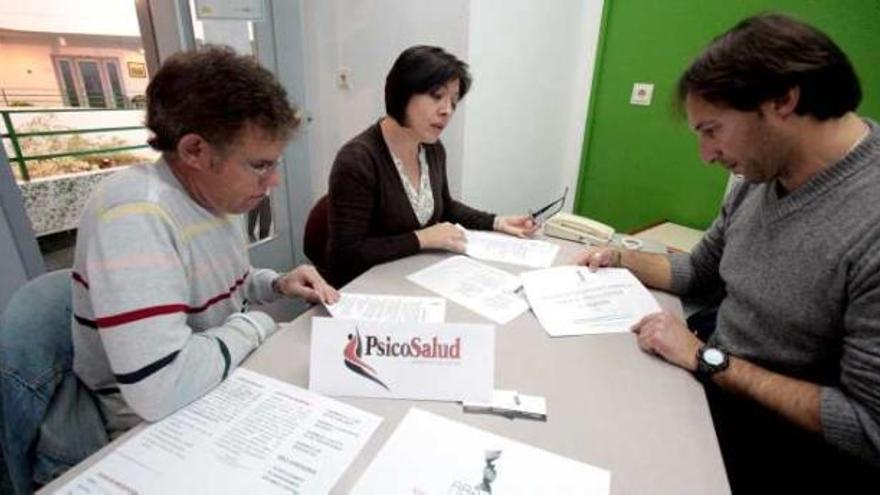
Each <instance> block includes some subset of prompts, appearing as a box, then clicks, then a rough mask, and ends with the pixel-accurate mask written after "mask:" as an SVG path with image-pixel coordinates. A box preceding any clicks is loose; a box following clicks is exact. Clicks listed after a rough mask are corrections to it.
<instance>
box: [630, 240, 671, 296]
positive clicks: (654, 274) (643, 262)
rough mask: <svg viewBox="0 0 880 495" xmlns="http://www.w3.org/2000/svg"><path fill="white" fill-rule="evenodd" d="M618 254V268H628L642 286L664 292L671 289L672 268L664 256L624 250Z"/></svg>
mask: <svg viewBox="0 0 880 495" xmlns="http://www.w3.org/2000/svg"><path fill="white" fill-rule="evenodd" d="M618 253H619V256H620V258H619V263H618V264H619V266H621V267H622V268H628V269H629V270H630V271H631V272H633V274H634V275H635V276H636V277H637V278H638V279H639V280H641V281H642V283H643V284H645V285H647V286H649V287H652V288H654V289H659V290H666V291H668V290H669V289H670V288H671V287H672V266H671V265H670V264H669V259H668V258H667V257H666V256H664V255H662V254H654V253H642V252H638V251H628V250H625V249H624V250H621V251H618Z"/></svg>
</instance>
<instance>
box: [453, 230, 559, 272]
mask: <svg viewBox="0 0 880 495" xmlns="http://www.w3.org/2000/svg"><path fill="white" fill-rule="evenodd" d="M462 230H465V229H462ZM465 236H466V237H467V249H466V253H467V255H468V256H470V257H472V258H477V259H481V260H488V261H500V262H502V263H510V264H513V265H524V266H529V267H532V268H546V267H548V266H550V265H552V264H553V260H554V259H555V258H556V253H558V252H559V246H558V245H556V244H553V243H550V242H547V241H538V240H535V239H520V238H518V237H513V236H510V235H507V234H501V233H498V232H481V231H478V230H465Z"/></svg>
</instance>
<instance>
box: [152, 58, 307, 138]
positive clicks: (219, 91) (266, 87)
mask: <svg viewBox="0 0 880 495" xmlns="http://www.w3.org/2000/svg"><path fill="white" fill-rule="evenodd" d="M247 124H252V125H255V126H256V127H257V128H258V129H260V130H261V131H264V132H267V133H269V134H270V135H271V136H274V137H277V138H279V139H287V138H288V137H289V136H290V134H291V133H292V132H293V131H294V130H295V129H296V127H297V126H298V125H299V119H298V118H297V117H296V114H295V111H294V108H293V107H292V106H291V104H290V103H289V102H288V101H287V92H286V91H284V88H283V87H282V86H281V84H279V83H278V80H277V79H276V78H275V76H273V75H272V73H271V72H269V71H268V70H266V69H265V68H264V67H262V66H261V65H260V64H259V62H257V60H256V59H255V58H254V57H251V56H244V55H237V54H236V53H235V52H234V51H233V50H232V49H231V48H229V47H221V46H212V45H207V46H205V47H203V48H201V49H199V50H198V51H188V52H181V53H177V54H175V55H172V56H171V57H169V58H168V59H167V60H166V61H165V62H164V63H163V64H162V67H161V68H159V70H158V71H157V72H156V75H155V76H154V77H153V80H152V81H150V85H149V86H148V87H147V122H146V125H147V127H148V128H149V129H150V130H151V131H152V132H153V134H154V135H153V136H152V137H151V138H150V139H149V140H148V143H149V144H150V146H152V147H153V148H154V149H156V150H158V151H174V150H175V149H176V148H177V143H178V142H179V141H180V138H181V137H183V136H184V135H186V134H189V133H195V134H198V135H200V136H202V137H203V138H205V140H207V141H208V142H209V143H211V144H213V145H215V146H218V147H219V148H221V149H224V148H225V147H226V146H227V145H229V144H232V143H234V142H235V140H236V138H238V137H239V133H240V132H241V131H242V129H243V128H244V126H245V125H247Z"/></svg>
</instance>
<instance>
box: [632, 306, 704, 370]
mask: <svg viewBox="0 0 880 495" xmlns="http://www.w3.org/2000/svg"><path fill="white" fill-rule="evenodd" d="M632 331H633V333H635V334H636V336H637V338H638V342H639V347H640V348H641V349H642V350H643V351H645V352H649V353H651V354H656V355H658V356H660V357H662V358H663V359H665V360H667V361H669V362H670V363H672V364H674V365H676V366H680V367H682V368H684V369H686V370H688V371H694V370H696V369H697V350H698V349H699V348H700V347H701V346H702V345H703V342H702V341H701V340H700V339H698V338H697V336H696V335H694V334H693V333H691V331H690V330H688V328H687V325H686V324H685V322H683V321H682V320H680V319H678V318H676V317H675V316H673V315H672V314H671V313H669V312H666V311H663V312H661V313H653V314H650V315H648V316H646V317H644V318H642V319H641V320H640V321H639V322H638V323H636V324H635V325H633V327H632Z"/></svg>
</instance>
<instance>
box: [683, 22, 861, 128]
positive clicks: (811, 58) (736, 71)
mask: <svg viewBox="0 0 880 495" xmlns="http://www.w3.org/2000/svg"><path fill="white" fill-rule="evenodd" d="M794 87H798V88H799V89H800V99H799V100H798V104H797V107H796V108H795V112H796V113H797V114H798V115H812V116H813V117H815V118H816V119H818V120H827V119H829V118H835V117H840V116H842V115H844V114H846V113H847V112H849V111H852V110H855V109H856V108H857V107H858V106H859V103H860V102H861V100H862V89H861V86H860V85H859V79H858V76H856V73H855V70H854V69H853V66H852V64H851V63H850V61H849V59H848V58H847V56H846V54H845V53H843V50H841V49H840V47H839V46H837V44H835V43H834V41H832V40H831V38H829V37H828V36H827V35H826V34H825V33H823V32H821V31H819V30H818V29H816V28H814V27H812V26H810V25H807V24H805V23H803V22H800V21H798V20H795V19H793V18H791V17H787V16H784V15H780V14H761V15H757V16H754V17H750V18H748V19H745V20H743V21H741V22H740V23H739V24H737V25H736V26H734V27H733V29H731V30H730V31H728V32H726V33H724V34H722V35H721V36H719V37H718V38H715V40H713V41H712V43H711V44H710V45H709V47H708V48H707V49H706V50H705V51H704V52H703V53H702V54H701V55H700V56H699V57H698V58H697V59H696V60H695V61H694V62H693V63H692V64H691V66H690V67H689V68H688V69H687V70H686V71H685V73H684V74H683V75H682V76H681V78H680V79H679V81H678V103H679V105H683V104H684V101H685V99H686V98H687V96H688V94H693V95H695V96H699V97H700V98H702V99H704V100H706V101H708V102H710V103H713V104H716V105H723V106H727V107H731V108H734V109H736V110H740V111H752V110H755V109H757V108H758V107H759V106H760V105H761V104H762V103H764V102H765V101H768V100H772V99H776V98H781V97H783V96H784V95H785V94H786V93H787V92H788V91H789V90H790V89H792V88H794Z"/></svg>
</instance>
